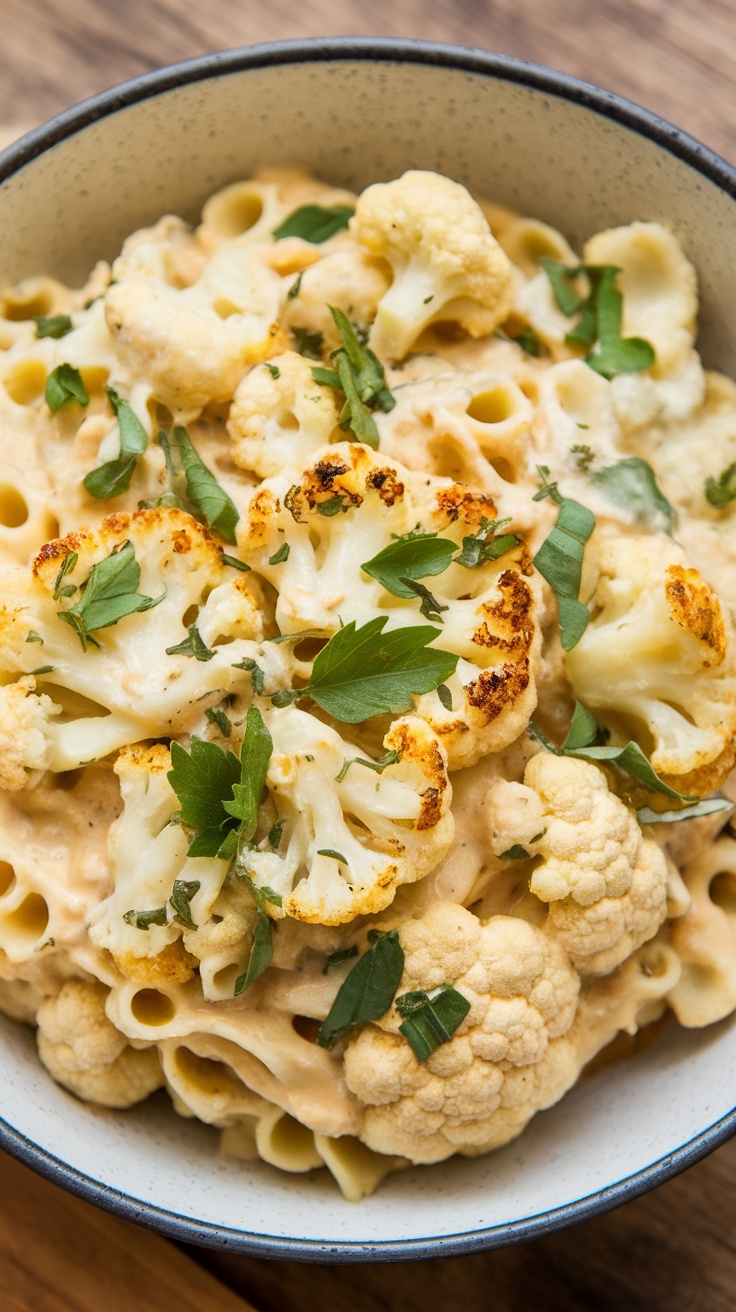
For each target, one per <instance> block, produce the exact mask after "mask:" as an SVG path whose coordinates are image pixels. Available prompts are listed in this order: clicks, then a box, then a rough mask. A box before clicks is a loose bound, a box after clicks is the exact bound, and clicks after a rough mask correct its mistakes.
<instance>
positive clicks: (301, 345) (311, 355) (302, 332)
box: [291, 326, 325, 360]
mask: <svg viewBox="0 0 736 1312" xmlns="http://www.w3.org/2000/svg"><path fill="white" fill-rule="evenodd" d="M291 335H292V337H293V338H294V341H295V342H296V349H297V351H298V352H299V354H300V355H303V356H305V358H306V359H307V360H321V359H322V351H323V350H324V343H325V339H324V336H323V335H322V333H320V332H314V333H310V331H309V329H308V328H297V327H296V326H292V329H291Z"/></svg>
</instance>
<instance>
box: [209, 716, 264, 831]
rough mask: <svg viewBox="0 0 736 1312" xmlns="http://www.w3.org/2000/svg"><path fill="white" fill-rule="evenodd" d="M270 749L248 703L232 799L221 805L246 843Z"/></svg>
mask: <svg viewBox="0 0 736 1312" xmlns="http://www.w3.org/2000/svg"><path fill="white" fill-rule="evenodd" d="M272 751H273V739H272V738H271V735H270V733H269V731H268V729H267V728H266V725H265V724H264V722H263V716H262V715H261V712H260V711H259V710H258V709H257V707H255V706H249V707H248V714H247V716H246V721H245V735H244V737H243V745H242V747H241V749H240V762H241V769H240V779H239V780H238V782H237V783H235V784H234V785H233V790H232V801H225V802H223V804H222V805H223V808H224V810H225V811H226V812H227V814H228V815H231V816H234V817H235V819H236V820H238V821H239V822H240V824H239V830H238V832H239V835H240V838H241V839H242V840H243V841H244V842H249V840H250V839H251V838H252V837H253V835H254V833H255V832H256V825H257V823H258V806H259V804H260V800H261V793H262V792H263V789H264V786H265V783H266V772H267V770H268V763H269V761H270V760H271V753H272Z"/></svg>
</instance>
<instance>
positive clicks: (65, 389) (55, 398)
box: [44, 364, 89, 415]
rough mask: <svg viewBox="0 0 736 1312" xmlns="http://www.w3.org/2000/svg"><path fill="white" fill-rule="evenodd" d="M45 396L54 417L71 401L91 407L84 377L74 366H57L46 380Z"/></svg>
mask: <svg viewBox="0 0 736 1312" xmlns="http://www.w3.org/2000/svg"><path fill="white" fill-rule="evenodd" d="M44 396H45V398H46V404H47V406H48V408H49V410H50V411H51V413H52V415H55V414H56V412H57V411H58V410H61V407H62V406H63V405H67V404H68V402H69V401H78V402H79V404H80V405H89V395H88V393H87V388H86V387H85V385H84V383H83V382H82V375H81V374H80V372H79V370H78V369H76V368H75V367H74V365H73V364H57V366H56V368H55V369H53V370H52V371H51V373H50V374H49V376H48V378H47V379H46V389H45V392H44Z"/></svg>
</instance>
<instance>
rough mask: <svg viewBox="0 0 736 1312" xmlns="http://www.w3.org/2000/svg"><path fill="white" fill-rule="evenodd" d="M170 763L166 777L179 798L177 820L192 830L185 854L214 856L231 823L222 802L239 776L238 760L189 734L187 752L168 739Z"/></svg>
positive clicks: (231, 791) (229, 752) (230, 792)
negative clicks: (179, 817)
mask: <svg viewBox="0 0 736 1312" xmlns="http://www.w3.org/2000/svg"><path fill="white" fill-rule="evenodd" d="M171 766H172V768H171V770H170V771H169V774H168V780H169V783H170V784H171V787H172V788H173V790H174V792H175V793H176V796H177V797H178V799H179V805H180V807H181V823H182V824H184V825H187V826H188V827H189V828H190V829H192V830H194V835H193V838H192V841H191V843H190V844H189V856H217V854H218V852H219V849H220V847H221V845H222V842H223V839H224V838H225V835H226V831H227V830H229V829H231V828H232V827H233V820H232V818H231V817H230V816H229V815H228V814H227V812H226V811H225V805H224V804H225V802H226V801H229V800H230V799H231V798H232V795H233V788H234V787H235V785H236V784H237V783H238V781H239V780H240V777H241V770H242V767H241V763H240V761H239V760H238V758H237V756H236V755H235V753H234V752H231V751H223V749H222V748H221V747H218V746H217V745H216V744H215V743H208V742H205V741H204V740H203V739H202V738H197V736H196V735H192V741H191V748H190V751H189V752H187V751H185V750H184V748H183V747H182V746H181V744H180V743H177V742H172V744H171Z"/></svg>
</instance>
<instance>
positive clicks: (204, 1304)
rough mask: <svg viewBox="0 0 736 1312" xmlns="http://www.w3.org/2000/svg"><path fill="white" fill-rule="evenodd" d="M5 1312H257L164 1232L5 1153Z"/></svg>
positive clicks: (1, 1281) (1, 1286) (0, 1194)
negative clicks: (131, 1220)
mask: <svg viewBox="0 0 736 1312" xmlns="http://www.w3.org/2000/svg"><path fill="white" fill-rule="evenodd" d="M0 1198H2V1199H3V1200H4V1205H3V1207H2V1208H0V1307H1V1308H2V1310H3V1312H168V1309H172V1310H173V1309H176V1312H256V1309H255V1308H254V1307H253V1304H252V1303H248V1302H247V1301H246V1300H245V1299H244V1298H242V1297H240V1296H239V1295H238V1294H235V1293H231V1292H230V1291H229V1290H228V1289H226V1288H225V1286H224V1285H222V1284H221V1283H220V1281H219V1280H218V1279H216V1277H215V1276H213V1275H210V1274H209V1273H208V1272H207V1271H205V1270H204V1269H203V1268H202V1267H201V1266H199V1265H198V1264H197V1263H196V1262H194V1261H192V1259H191V1258H190V1257H188V1256H187V1255H186V1254H185V1253H183V1252H181V1251H180V1250H179V1249H178V1248H176V1247H175V1246H174V1245H173V1244H170V1243H168V1242H167V1241H166V1240H165V1239H162V1238H161V1237H160V1236H159V1235H156V1234H152V1233H151V1232H150V1231H148V1230H143V1229H140V1228H139V1227H138V1226H134V1225H129V1224H128V1222H127V1221H121V1220H119V1219H118V1218H117V1217H115V1216H110V1215H109V1214H108V1213H107V1212H103V1211H100V1209H99V1208H96V1207H92V1206H90V1204H89V1203H84V1202H82V1201H81V1199H79V1198H74V1197H73V1196H72V1195H71V1194H67V1193H64V1192H63V1191H62V1190H61V1189H57V1187H56V1186H55V1185H52V1184H49V1183H48V1181H46V1180H42V1179H41V1178H40V1177H39V1176H37V1175H35V1174H34V1173H33V1172H32V1171H29V1170H28V1169H27V1168H26V1167H25V1166H22V1165H21V1164H20V1162H16V1161H15V1160H14V1159H13V1158H12V1157H9V1156H7V1155H6V1154H5V1153H1V1152H0Z"/></svg>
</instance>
